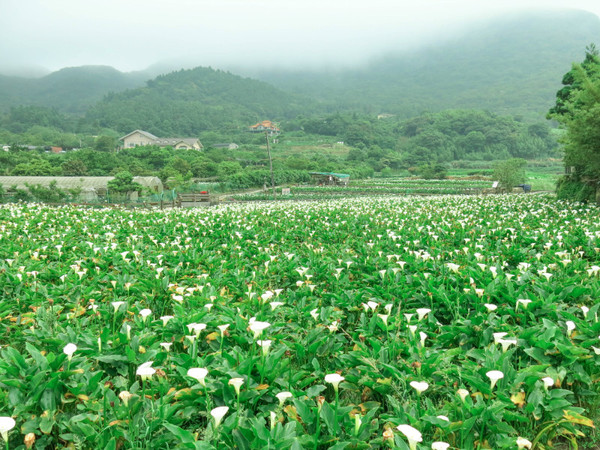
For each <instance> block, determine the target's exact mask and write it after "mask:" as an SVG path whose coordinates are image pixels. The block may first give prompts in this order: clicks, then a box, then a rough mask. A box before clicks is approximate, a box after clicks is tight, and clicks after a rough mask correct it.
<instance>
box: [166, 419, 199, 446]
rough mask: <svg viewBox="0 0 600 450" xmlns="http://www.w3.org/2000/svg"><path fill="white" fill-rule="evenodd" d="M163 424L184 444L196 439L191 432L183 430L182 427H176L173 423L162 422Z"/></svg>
mask: <svg viewBox="0 0 600 450" xmlns="http://www.w3.org/2000/svg"><path fill="white" fill-rule="evenodd" d="M163 426H164V427H165V428H166V429H167V430H169V431H170V432H171V433H172V434H173V435H174V436H175V437H176V438H177V439H179V440H180V441H181V442H182V443H184V444H189V443H193V442H195V441H196V439H195V438H194V435H193V434H192V433H190V432H189V431H187V430H184V429H183V428H180V427H178V426H177V425H173V424H171V423H164V424H163Z"/></svg>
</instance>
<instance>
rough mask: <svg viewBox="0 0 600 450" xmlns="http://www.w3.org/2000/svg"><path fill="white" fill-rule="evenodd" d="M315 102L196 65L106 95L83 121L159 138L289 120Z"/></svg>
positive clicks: (96, 126)
mask: <svg viewBox="0 0 600 450" xmlns="http://www.w3.org/2000/svg"><path fill="white" fill-rule="evenodd" d="M315 104H316V102H314V101H312V100H306V99H305V98H302V97H300V96H297V95H294V94H289V93H286V92H284V91H282V90H279V89H276V88H274V87H273V86H271V85H269V84H267V83H264V82H262V81H257V80H253V79H250V78H242V77H240V76H238V75H234V74H231V73H229V72H224V71H221V70H214V69H211V68H205V67H198V68H195V69H191V70H180V71H178V72H173V73H170V74H167V75H161V76H158V77H157V78H155V79H154V80H150V81H148V82H147V83H146V86H145V87H142V88H137V89H130V90H127V91H125V92H120V93H111V94H108V95H107V96H106V97H105V98H104V99H103V100H102V101H100V102H99V103H97V104H96V105H95V106H94V107H92V108H91V109H90V110H89V111H88V113H87V114H86V116H85V122H86V123H88V124H90V125H91V126H92V127H94V128H95V129H97V128H111V129H114V130H117V131H119V132H121V133H126V132H130V131H133V130H135V129H138V128H139V129H144V130H146V131H149V132H150V133H153V134H155V135H157V136H197V135H198V133H200V132H202V131H206V130H214V129H223V128H230V129H231V128H237V127H238V126H240V125H241V124H243V126H244V127H246V126H248V125H251V124H253V123H255V122H258V121H261V120H264V119H272V120H282V119H291V118H294V117H296V116H297V115H298V114H301V113H303V112H305V111H307V110H314V108H315Z"/></svg>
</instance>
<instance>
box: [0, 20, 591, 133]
mask: <svg viewBox="0 0 600 450" xmlns="http://www.w3.org/2000/svg"><path fill="white" fill-rule="evenodd" d="M599 35H600V19H599V18H598V17H597V16H595V15H593V14H591V13H587V12H583V11H559V12H545V13H544V12H536V13H535V14H534V13H530V14H525V15H523V14H521V15H516V16H511V17H506V18H504V19H503V20H499V21H496V22H494V23H487V24H482V25H480V27H479V28H471V29H469V30H466V31H465V32H464V34H463V35H461V36H459V37H455V38H453V39H452V40H448V39H445V40H440V41H439V42H437V43H435V44H434V45H430V46H429V47H426V48H420V49H419V50H417V51H413V52H411V53H407V52H404V53H394V52H392V53H389V54H387V55H385V56H380V57H377V58H375V59H373V60H371V62H370V63H369V64H368V65H365V66H364V67H362V68H360V69H358V68H357V69H352V70H351V69H348V68H343V69H340V70H339V71H333V72H326V71H306V70H303V69H302V68H301V67H299V68H297V69H293V70H287V71H281V70H280V71H276V70H273V69H268V70H266V69H263V70H261V69H259V68H254V69H249V68H237V69H235V70H233V72H234V73H243V74H245V75H247V76H251V77H252V78H255V79H260V80H262V81H263V82H262V83H261V82H257V81H254V80H250V79H248V78H242V77H238V76H235V75H233V74H231V73H228V72H224V71H220V70H212V69H209V68H197V69H194V70H187V71H180V72H175V73H172V74H169V75H164V76H160V77H159V78H157V79H156V80H153V81H151V82H150V83H148V85H147V86H145V81H146V80H149V79H151V78H153V76H154V75H155V74H156V71H157V70H158V69H157V68H154V69H149V70H148V71H145V72H132V73H121V72H119V71H117V70H115V69H113V68H110V67H103V66H86V67H77V68H68V69H63V70H60V71H58V72H55V73H52V74H50V75H47V76H45V77H42V78H38V79H25V78H15V77H6V76H0V114H1V113H2V112H7V111H8V110H9V109H10V107H14V106H19V105H37V106H46V107H49V108H54V109H56V110H57V111H58V112H62V113H74V114H78V115H81V114H83V113H85V112H86V111H88V110H89V109H90V108H91V107H92V106H94V105H96V102H98V101H100V100H102V98H103V97H104V96H105V95H107V94H108V96H107V97H106V98H104V100H103V101H101V103H99V104H98V105H96V106H95V107H93V108H92V110H91V111H89V114H88V121H90V122H91V125H92V127H96V128H98V127H99V128H102V127H109V128H116V129H118V130H121V131H123V132H125V131H127V130H130V129H132V128H139V127H143V128H149V129H151V130H153V131H154V132H155V133H159V134H161V133H163V132H164V133H166V134H171V133H173V132H177V133H178V134H182V133H183V134H190V133H197V132H198V130H206V129H215V128H218V127H223V126H231V125H236V126H237V125H240V124H246V123H247V122H252V121H256V120H258V119H259V118H263V117H270V118H275V119H284V118H290V117H293V116H294V115H296V114H303V115H309V116H310V115H319V114H328V113H333V112H337V111H339V112H359V113H366V114H380V113H389V114H395V115H398V116H399V117H401V118H408V117H414V116H416V115H418V114H421V113H422V112H424V111H440V110H443V109H453V108H461V109H467V108H472V109H487V110H490V111H493V112H495V113H499V114H510V115H521V116H523V117H525V118H527V119H543V117H544V114H545V111H547V109H548V108H549V106H550V105H551V104H552V102H553V99H554V94H555V93H556V91H557V89H558V88H559V87H560V85H559V83H560V79H561V78H562V74H563V73H565V72H566V71H568V70H569V69H570V66H571V63H572V62H573V61H579V60H580V59H581V57H582V54H583V49H584V48H585V46H586V45H588V44H589V43H590V42H593V41H597V40H598V39H597V38H598V36H599ZM266 83H269V84H270V85H267V84H266ZM273 86H275V87H276V88H277V89H274V88H273ZM135 88H141V89H140V90H138V89H135ZM127 89H133V90H131V91H128V92H125V93H124V92H123V91H125V90H127ZM291 93H293V95H290V94H291ZM308 99H312V100H308ZM165 118H168V120H165ZM168 122H171V123H168ZM92 127H88V129H91V128H92Z"/></svg>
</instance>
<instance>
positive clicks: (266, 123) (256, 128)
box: [248, 120, 281, 136]
mask: <svg viewBox="0 0 600 450" xmlns="http://www.w3.org/2000/svg"><path fill="white" fill-rule="evenodd" d="M248 131H250V132H251V133H264V132H267V133H269V135H270V136H273V135H277V134H279V133H280V131H281V130H280V129H279V127H278V126H277V125H276V124H274V123H273V122H271V121H270V120H263V121H262V122H259V123H256V124H254V125H252V126H250V127H249V128H248Z"/></svg>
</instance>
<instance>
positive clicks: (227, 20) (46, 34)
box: [0, 0, 600, 76]
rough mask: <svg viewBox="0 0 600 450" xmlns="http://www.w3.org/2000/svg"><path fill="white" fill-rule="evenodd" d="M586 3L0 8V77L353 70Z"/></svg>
mask: <svg viewBox="0 0 600 450" xmlns="http://www.w3.org/2000/svg"><path fill="white" fill-rule="evenodd" d="M564 8H574V9H582V10H587V11H589V12H592V13H594V14H597V15H598V14H600V2H597V1H596V0H487V1H480V0H420V1H415V0H410V1H409V0H371V1H369V2H364V1H355V0H328V1H326V2H323V1H319V0H302V1H300V0H277V1H276V0H253V1H247V0H219V1H214V0H173V1H170V2H165V1H163V0H128V1H126V2H124V1H121V0H104V1H102V2H82V1H80V0H52V1H46V0H2V2H0V29H1V30H2V39H0V61H2V64H1V67H0V73H5V74H10V75H16V74H18V73H21V74H26V75H28V76H32V75H36V74H37V75H39V74H41V73H43V70H44V68H45V69H47V70H48V71H56V70H59V69H61V68H64V67H74V66H83V65H108V66H112V67H115V68H116V69H118V70H120V71H124V72H129V71H139V70H144V69H146V68H147V67H149V66H151V65H153V64H155V63H156V62H160V61H164V62H166V63H167V65H168V67H174V66H185V67H195V66H212V67H218V68H223V67H231V66H234V65H235V66H244V67H254V68H261V69H270V68H287V69H289V68H294V69H299V68H307V67H308V68H311V69H314V68H339V67H353V68H355V67H357V66H359V65H362V64H364V63H366V62H367V61H368V60H369V59H371V58H373V57H377V56H380V55H382V54H385V53H388V52H390V51H398V50H410V49H416V48H421V47H423V46H424V45H425V46H427V45H431V44H433V43H443V42H446V41H448V40H449V39H453V38H454V37H455V36H456V35H457V34H460V33H461V32H462V31H463V30H465V29H469V28H470V27H471V26H472V25H473V24H474V23H477V22H480V21H482V20H487V21H489V20H490V19H494V18H497V17H500V16H502V15H505V14H507V13H512V12H515V11H518V12H522V11H529V10H540V9H546V10H556V11H558V10H560V9H564Z"/></svg>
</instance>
